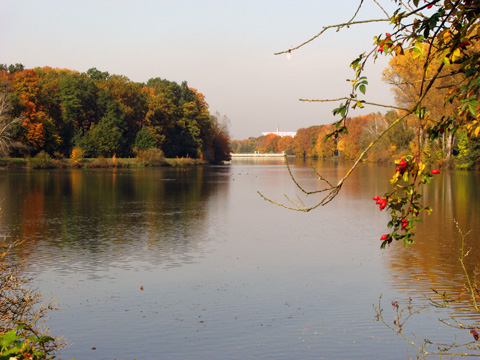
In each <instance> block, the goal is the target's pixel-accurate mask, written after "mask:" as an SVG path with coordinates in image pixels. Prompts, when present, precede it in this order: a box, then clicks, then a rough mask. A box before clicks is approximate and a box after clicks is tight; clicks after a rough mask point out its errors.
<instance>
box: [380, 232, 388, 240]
mask: <svg viewBox="0 0 480 360" xmlns="http://www.w3.org/2000/svg"><path fill="white" fill-rule="evenodd" d="M387 239H388V235H387V234H384V235H382V237H381V238H380V240H382V241H383V240H387Z"/></svg>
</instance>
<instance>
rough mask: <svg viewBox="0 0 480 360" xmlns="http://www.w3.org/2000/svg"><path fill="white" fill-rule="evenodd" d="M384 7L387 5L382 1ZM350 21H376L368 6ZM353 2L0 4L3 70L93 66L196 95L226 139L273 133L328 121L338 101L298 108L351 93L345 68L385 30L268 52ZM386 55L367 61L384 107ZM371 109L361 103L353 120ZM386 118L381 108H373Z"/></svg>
mask: <svg viewBox="0 0 480 360" xmlns="http://www.w3.org/2000/svg"><path fill="white" fill-rule="evenodd" d="M382 2H383V3H386V4H387V5H391V1H389V0H383V1H382ZM365 3H366V4H365V8H364V9H363V10H362V12H361V13H360V14H359V16H358V18H359V19H366V18H379V17H382V12H381V11H380V10H379V9H378V7H377V6H376V5H375V3H374V2H373V0H365ZM357 4H358V0H335V1H332V0H317V1H308V0H290V1H287V0H276V1H273V0H272V1H267V0H236V1H233V0H205V1H204V0H171V1H158V0H157V1H154V0H131V1H120V0H103V1H100V0H97V1H95V0H62V1H60V0H57V1H53V0H42V1H39V0H2V10H1V12H0V34H1V36H0V63H4V64H13V63H22V64H24V65H25V66H26V67H27V68H33V67H36V66H51V67H58V68H68V69H74V70H78V71H80V72H85V71H87V70H88V69H89V68H92V67H96V68H97V69H99V70H102V71H108V72H109V73H110V74H120V75H125V76H127V77H128V78H129V79H130V80H132V81H137V82H146V81H147V80H148V79H150V78H154V77H160V78H164V79H167V80H172V81H176V82H178V83H180V82H182V81H184V80H185V81H187V82H188V84H189V86H191V87H194V88H197V89H198V90H199V91H200V92H202V93H203V94H205V96H206V100H207V102H208V103H209V105H210V112H211V113H215V112H216V111H218V112H219V113H220V114H222V115H226V116H228V118H229V119H230V121H231V125H230V134H231V138H232V139H246V138H248V137H250V136H255V137H256V136H259V135H260V133H261V132H262V131H271V130H275V129H276V128H277V126H278V127H280V130H283V131H296V130H297V129H299V128H302V127H308V126H312V125H319V124H327V123H331V122H332V121H334V120H335V119H334V118H333V116H332V113H331V111H332V109H333V108H334V107H335V105H337V104H338V103H330V104H319V103H303V102H299V101H298V99H299V98H337V97H341V96H345V95H347V94H348V91H349V85H348V83H347V82H346V81H345V80H346V79H347V78H351V77H352V74H353V72H352V71H351V70H350V69H349V64H350V62H351V61H352V60H353V59H355V58H356V57H357V55H358V54H360V53H361V52H363V50H364V49H371V47H372V43H373V40H372V39H373V36H374V35H378V34H380V33H381V32H385V31H388V30H387V28H386V25H379V24H376V25H373V26H364V25H363V26H359V27H355V28H350V29H344V30H343V31H340V32H338V33H337V32H335V30H332V31H330V32H329V33H326V34H325V36H324V37H322V38H319V39H317V40H316V41H315V42H313V43H311V44H309V45H307V46H306V47H304V48H303V49H300V50H298V51H296V52H294V53H293V54H292V57H291V59H290V60H288V59H287V58H286V56H284V55H282V56H274V55H273V53H274V52H278V51H281V50H286V49H288V48H289V47H291V46H295V45H297V44H299V43H301V42H303V41H305V40H306V39H308V38H309V37H311V36H313V35H315V34H317V33H318V32H319V31H320V30H321V28H322V26H326V25H331V24H335V23H340V22H344V21H346V20H348V19H350V18H351V17H352V15H353V13H354V12H355V10H356V6H357ZM386 65H387V59H385V58H383V59H381V60H377V62H376V63H375V64H373V63H372V64H371V69H372V70H371V71H369V72H367V74H368V75H369V82H370V86H369V88H368V90H367V95H368V99H369V100H370V101H373V102H381V103H390V104H392V103H393V99H392V95H391V93H390V91H389V89H388V87H387V86H386V85H385V84H383V83H382V82H381V71H382V70H383V69H384V68H385V67H386ZM372 111H379V109H378V108H372V107H369V108H367V109H366V110H364V111H363V112H361V113H367V112H372ZM382 112H384V110H382Z"/></svg>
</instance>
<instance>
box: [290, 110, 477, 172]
mask: <svg viewBox="0 0 480 360" xmlns="http://www.w3.org/2000/svg"><path fill="white" fill-rule="evenodd" d="M398 116H399V114H398V113H397V112H396V111H389V112H387V113H386V114H385V115H383V114H380V113H373V114H369V115H365V116H358V117H355V118H352V119H348V120H347V123H348V133H346V134H342V135H340V136H339V137H338V138H337V139H334V138H333V137H330V138H328V139H325V138H326V135H327V134H329V133H331V132H333V131H334V128H335V126H334V125H320V126H312V127H309V128H306V129H299V130H298V132H297V136H296V137H295V138H294V139H293V143H292V150H293V152H294V154H295V155H296V156H297V157H315V158H328V157H332V156H338V157H341V158H343V159H346V160H354V159H356V158H358V156H359V155H360V154H361V152H362V151H363V150H364V149H365V148H366V147H367V146H368V144H370V143H371V142H372V141H374V140H375V139H376V138H377V137H378V135H380V134H381V133H382V132H383V131H384V130H385V129H386V128H387V127H388V126H389V125H390V124H391V123H392V122H393V121H395V120H396V119H397V118H398ZM416 128H417V124H416V122H415V121H414V119H413V118H412V119H411V120H410V121H407V122H402V123H400V124H398V125H396V127H395V131H391V132H388V133H387V134H386V135H385V136H383V137H381V138H380V140H379V141H377V142H376V143H375V145H374V146H373V147H372V149H371V150H370V151H369V152H368V153H367V155H366V158H367V159H368V160H369V161H375V162H390V161H392V160H394V159H397V158H400V157H402V156H404V155H406V154H407V153H408V152H412V151H414V152H416V151H418V139H417V138H418V133H417V132H416ZM424 141H426V142H427V145H426V146H425V149H426V150H425V151H424V153H423V157H424V159H425V161H427V162H430V163H434V164H436V165H447V166H455V167H458V168H465V169H478V168H480V139H479V138H478V137H474V136H473V137H468V136H467V134H466V132H464V131H457V132H456V133H455V136H453V135H452V134H448V135H447V134H445V136H443V137H439V138H435V139H430V137H428V134H426V136H425V139H424Z"/></svg>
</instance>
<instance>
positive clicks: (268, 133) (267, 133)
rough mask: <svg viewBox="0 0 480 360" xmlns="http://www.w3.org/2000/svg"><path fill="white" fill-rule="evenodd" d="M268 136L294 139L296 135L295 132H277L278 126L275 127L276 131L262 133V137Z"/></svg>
mask: <svg viewBox="0 0 480 360" xmlns="http://www.w3.org/2000/svg"><path fill="white" fill-rule="evenodd" d="M270 134H274V135H277V136H290V137H292V138H293V137H295V135H297V132H296V131H279V129H278V126H277V131H268V132H262V136H267V135H270Z"/></svg>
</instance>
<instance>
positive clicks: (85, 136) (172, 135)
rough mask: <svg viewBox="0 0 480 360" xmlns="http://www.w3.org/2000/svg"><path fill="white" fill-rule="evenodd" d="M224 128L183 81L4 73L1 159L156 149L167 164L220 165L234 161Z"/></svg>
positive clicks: (45, 71)
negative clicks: (184, 161) (177, 160)
mask: <svg viewBox="0 0 480 360" xmlns="http://www.w3.org/2000/svg"><path fill="white" fill-rule="evenodd" d="M227 121H228V119H227V118H226V117H225V116H223V117H222V116H220V115H219V114H216V115H212V114H210V112H209V109H208V104H207V102H206V100H205V97H204V95H203V94H202V93H201V92H199V91H197V89H194V88H192V87H189V86H188V84H187V82H186V81H184V82H182V83H181V84H178V83H176V82H174V81H169V80H166V79H161V78H159V77H157V78H152V79H150V80H148V81H147V82H146V83H138V82H133V81H131V80H129V79H128V78H127V77H125V76H123V75H111V74H109V73H108V72H105V71H100V70H98V69H96V68H91V69H89V70H88V71H87V72H86V73H81V72H78V71H75V70H70V69H58V68H51V67H37V68H35V69H25V68H24V66H23V65H22V64H15V65H10V66H7V65H0V127H1V130H2V131H1V135H0V141H1V146H0V150H1V152H2V154H1V155H2V156H10V157H31V156H35V155H37V154H39V153H46V154H48V155H50V156H52V157H54V158H69V157H71V156H72V154H75V150H76V151H77V154H78V153H81V154H82V156H83V157H105V158H111V157H113V156H115V157H118V158H121V157H123V158H126V157H134V156H136V155H137V154H138V152H139V151H147V150H149V149H152V148H154V149H158V150H160V151H161V152H162V154H163V155H165V156H166V157H167V158H191V159H202V160H204V161H207V162H221V161H224V160H229V159H230V147H229V142H230V139H229V135H228V128H227V125H228V124H227Z"/></svg>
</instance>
